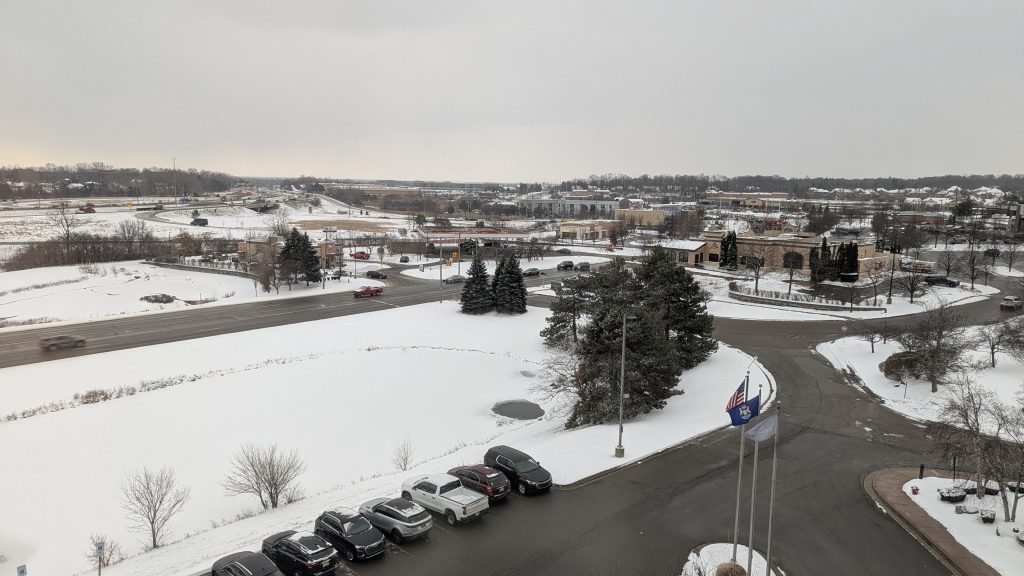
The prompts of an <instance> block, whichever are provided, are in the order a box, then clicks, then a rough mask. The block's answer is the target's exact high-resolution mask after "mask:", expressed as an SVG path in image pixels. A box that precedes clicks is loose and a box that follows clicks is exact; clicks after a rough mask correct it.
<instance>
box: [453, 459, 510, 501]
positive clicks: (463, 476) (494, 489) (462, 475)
mask: <svg viewBox="0 0 1024 576" xmlns="http://www.w3.org/2000/svg"><path fill="white" fill-rule="evenodd" d="M448 473H449V474H451V475H452V476H455V477H456V478H458V479H459V482H462V485H463V486H465V487H466V488H469V489H470V490H472V491H474V492H479V493H481V494H486V495H487V498H488V499H490V501H491V502H496V501H498V500H502V499H504V498H507V497H508V494H509V492H511V491H512V488H511V484H510V483H509V481H508V478H506V477H505V475H504V474H502V473H501V472H498V471H497V470H495V469H494V468H488V467H487V466H484V465H482V464H474V465H472V466H456V467H455V468H452V469H451V470H449V471H448Z"/></svg>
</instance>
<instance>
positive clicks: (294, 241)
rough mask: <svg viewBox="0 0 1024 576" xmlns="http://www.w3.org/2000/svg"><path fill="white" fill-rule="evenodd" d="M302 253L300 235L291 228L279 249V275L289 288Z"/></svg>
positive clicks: (298, 268)
mask: <svg viewBox="0 0 1024 576" xmlns="http://www.w3.org/2000/svg"><path fill="white" fill-rule="evenodd" d="M302 254H303V250H302V235H301V234H299V231H298V230H297V229H295V228H292V231H291V232H290V233H288V236H287V237H286V238H285V240H284V248H282V249H281V276H282V277H283V278H285V280H286V282H288V289H289V290H291V287H292V282H294V281H295V276H296V275H297V274H298V273H299V270H300V268H301V262H302Z"/></svg>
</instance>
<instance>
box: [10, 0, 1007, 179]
mask: <svg viewBox="0 0 1024 576" xmlns="http://www.w3.org/2000/svg"><path fill="white" fill-rule="evenodd" d="M0 14H2V15H3V20H4V25H3V34H0V70H3V71H4V79H5V89H4V90H2V91H0V109H2V110H4V111H5V112H6V114H5V120H4V123H3V128H2V129H0V163H6V164H14V163H17V164H27V165H35V164H41V163H44V162H47V161H54V162H61V163H63V162H76V161H86V160H103V161H106V162H109V163H113V164H117V165H130V166H151V165H166V164H168V163H169V158H170V157H171V156H176V157H178V158H179V159H180V162H181V163H182V164H184V165H186V166H196V167H207V168H213V169H223V170H227V171H231V172H234V173H238V174H267V175H271V174H273V175H292V174H299V173H305V174H316V175H321V176H334V177H367V178H369V177H391V178H434V179H453V180H455V179H480V180H482V179H490V180H510V181H515V180H535V179H550V180H555V179H561V178H565V177H572V176H581V175H587V174H591V173H604V172H626V173H633V174H637V173H641V172H648V173H680V172H691V173H692V172H707V173H727V174H741V173H777V174H783V175H791V176H802V175H835V176H868V175H871V176H881V175H898V176H914V175H922V174H934V173H962V172H984V173H987V172H996V173H1000V172H1021V171H1022V166H1021V159H1022V158H1024V106H1022V105H1021V104H1022V95H1024V36H1022V35H1021V34H1020V33H1019V31H1020V30H1021V28H1022V26H1024V3H1022V2H1019V1H1017V0H1006V1H1003V2H995V1H992V2H972V3H969V4H964V3H962V2H953V1H917V2H910V1H908V2H891V1H887V0H859V1H858V2H823V1H811V0H808V1H804V2H797V1H777V2H763V1H753V0H751V1H746V2H707V1H692V2H683V1H666V2H621V3H611V2H583V1H572V2H515V3H492V2H474V1H466V2H414V1H411V0H410V1H408V2H387V1H374V2H327V1H324V2H288V3H285V2H253V1H251V0H250V1H236V2H173V3H171V2H168V3H149V2H137V1H126V2H110V1H103V2H88V3H86V2H75V1H69V2H20V1H9V0H4V1H3V5H2V6H0Z"/></svg>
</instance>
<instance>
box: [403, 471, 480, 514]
mask: <svg viewBox="0 0 1024 576" xmlns="http://www.w3.org/2000/svg"><path fill="white" fill-rule="evenodd" d="M402 498H405V499H406V500H409V501H410V502H415V503H417V504H419V505H420V506H423V507H424V508H426V509H427V510H433V511H434V512H437V513H438V514H441V515H443V516H444V519H445V520H447V521H448V525H449V526H455V525H456V524H459V523H460V522H469V521H471V520H475V519H477V518H479V517H481V516H483V515H484V514H486V513H487V509H488V506H487V497H486V496H484V495H483V494H479V493H477V492H474V491H472V490H470V489H469V488H464V487H463V486H462V482H460V481H459V479H458V478H456V477H455V476H452V475H451V474H434V475H433V476H416V477H413V478H409V479H408V480H406V481H405V482H403V483H402Z"/></svg>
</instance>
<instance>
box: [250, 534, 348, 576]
mask: <svg viewBox="0 0 1024 576" xmlns="http://www.w3.org/2000/svg"><path fill="white" fill-rule="evenodd" d="M263 553H264V554H266V555H267V558H270V560H271V561H272V562H273V563H274V564H277V567H278V568H279V569H280V570H281V571H282V572H284V573H286V574H289V575H291V574H302V575H303V576H307V575H309V576H326V575H327V574H333V573H334V571H335V569H337V568H338V565H339V564H340V563H341V561H340V560H339V559H338V552H337V551H336V550H335V549H334V548H331V545H330V544H328V543H327V542H326V541H324V539H323V538H320V537H319V536H314V535H313V534H310V533H309V532H296V531H295V530H285V531H284V532H279V533H277V534H274V535H273V536H270V537H269V538H267V539H265V540H263Z"/></svg>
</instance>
